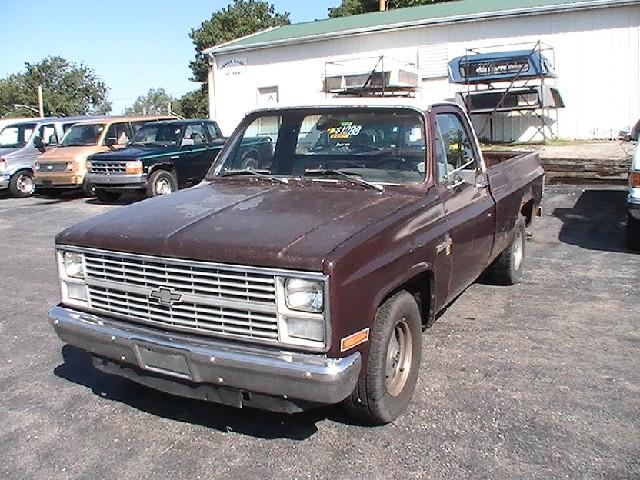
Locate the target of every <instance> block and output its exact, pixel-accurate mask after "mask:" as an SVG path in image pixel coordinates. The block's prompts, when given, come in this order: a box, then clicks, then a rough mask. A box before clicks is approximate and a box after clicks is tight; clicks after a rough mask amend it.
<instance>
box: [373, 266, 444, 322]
mask: <svg viewBox="0 0 640 480" xmlns="http://www.w3.org/2000/svg"><path fill="white" fill-rule="evenodd" d="M432 267H433V266H432V265H431V264H429V263H420V264H417V265H415V266H413V267H412V268H410V269H409V270H408V271H407V272H406V274H405V275H403V276H402V277H400V278H398V279H397V280H396V281H395V282H392V284H391V285H390V286H389V287H388V288H386V289H384V290H382V291H381V292H380V293H379V294H378V295H377V296H376V298H375V302H374V305H375V309H376V310H377V309H378V308H379V307H380V306H381V305H382V304H383V303H384V302H385V301H387V300H388V299H389V298H391V297H392V296H393V295H395V294H396V293H398V292H399V291H401V290H406V291H407V292H409V293H410V294H411V295H413V297H414V298H415V299H416V303H417V304H418V307H419V308H420V316H421V318H422V325H423V326H424V327H429V326H431V324H432V323H433V321H434V319H435V315H436V311H435V309H436V298H435V273H434V270H433V268H432Z"/></svg>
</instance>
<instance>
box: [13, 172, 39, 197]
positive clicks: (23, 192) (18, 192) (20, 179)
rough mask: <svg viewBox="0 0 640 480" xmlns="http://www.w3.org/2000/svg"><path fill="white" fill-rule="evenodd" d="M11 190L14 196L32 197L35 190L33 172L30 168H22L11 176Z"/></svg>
mask: <svg viewBox="0 0 640 480" xmlns="http://www.w3.org/2000/svg"><path fill="white" fill-rule="evenodd" d="M9 191H10V192H11V195H13V196H14V197H30V196H31V195H33V192H34V191H35V185H34V183H33V174H32V173H31V172H30V171H28V170H21V171H19V172H17V173H16V174H14V175H13V177H11V181H10V182H9Z"/></svg>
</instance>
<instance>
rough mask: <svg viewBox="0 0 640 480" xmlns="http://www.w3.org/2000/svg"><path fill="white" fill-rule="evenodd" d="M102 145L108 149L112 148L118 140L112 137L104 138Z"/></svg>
mask: <svg viewBox="0 0 640 480" xmlns="http://www.w3.org/2000/svg"><path fill="white" fill-rule="evenodd" d="M104 144H105V145H106V146H107V147H109V148H113V147H114V146H115V145H117V144H118V139H117V138H113V137H109V138H106V139H105V140H104Z"/></svg>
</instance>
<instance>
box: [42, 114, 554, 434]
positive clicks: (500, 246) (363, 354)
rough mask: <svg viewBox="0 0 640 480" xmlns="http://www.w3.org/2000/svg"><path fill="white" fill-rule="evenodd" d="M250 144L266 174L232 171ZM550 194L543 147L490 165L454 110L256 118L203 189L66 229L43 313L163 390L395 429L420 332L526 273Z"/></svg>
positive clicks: (101, 357) (73, 340) (72, 338)
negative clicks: (267, 145) (482, 283)
mask: <svg viewBox="0 0 640 480" xmlns="http://www.w3.org/2000/svg"><path fill="white" fill-rule="evenodd" d="M427 132H428V133H427ZM256 134H261V135H267V134H268V136H269V137H270V138H271V139H272V140H273V142H274V144H275V148H274V151H273V154H272V157H271V158H270V159H269V162H268V163H269V165H270V166H269V168H268V169H265V170H249V169H243V168H237V165H238V164H239V158H241V152H242V149H243V140H245V139H246V138H252V137H254V136H255V135H256ZM310 139H314V140H310ZM543 185H544V171H543V169H542V167H541V166H540V163H539V160H538V156H537V154H536V153H524V154H515V153H503V154H500V155H498V154H496V155H493V154H492V155H490V156H483V154H482V152H481V151H480V147H479V144H478V141H477V139H476V136H475V133H474V131H473V129H472V127H471V124H470V123H469V120H468V118H467V116H466V114H465V112H464V111H463V110H462V109H461V108H460V107H459V106H457V105H455V104H450V103H441V104H436V105H433V106H432V107H430V108H429V109H428V110H427V111H422V110H419V109H417V108H413V107H411V106H396V107H391V106H389V107H375V106H360V107H358V106H332V107H305V108H281V109H268V110H261V111H258V112H254V113H252V114H249V115H248V116H247V117H246V118H245V119H244V120H243V122H242V123H241V124H240V126H239V127H238V128H237V129H236V131H235V133H234V134H233V136H232V137H231V138H230V139H229V140H228V141H227V143H226V145H225V147H224V149H223V151H222V152H221V153H220V155H219V156H218V159H217V160H216V162H215V163H214V165H213V166H212V168H211V170H210V172H209V174H208V175H207V177H206V181H205V182H204V183H203V184H202V185H200V186H198V187H195V188H191V189H188V190H184V191H182V192H177V193H175V194H173V195H169V196H167V197H161V198H155V199H151V200H148V201H146V202H140V203H137V204H133V205H130V206H127V207H124V208H121V209H118V210H113V211H110V212H109V213H107V214H105V215H103V216H101V217H100V216H99V217H95V218H92V219H90V220H87V221H85V222H83V223H81V224H79V225H76V226H73V227H71V228H69V229H67V230H65V231H63V232H62V233H60V234H59V235H58V236H57V238H56V249H57V258H58V267H59V273H60V282H61V291H62V301H61V303H60V304H59V305H57V306H55V307H53V308H52V309H51V310H50V312H49V317H50V320H51V322H52V325H53V327H54V329H55V331H56V332H57V334H58V336H59V337H60V338H61V339H62V340H63V341H64V342H67V343H70V344H72V345H75V346H76V347H79V348H81V349H84V350H86V351H88V352H91V354H92V355H93V356H94V358H95V360H94V365H95V366H96V367H97V368H99V369H101V370H104V371H106V372H109V373H113V374H117V375H122V376H124V377H127V378H130V379H132V380H134V381H136V382H139V383H142V384H145V385H148V386H150V387H153V388H156V389H159V390H164V391H169V392H172V393H174V394H177V395H182V396H186V397H194V398H200V399H205V400H209V401H213V402H219V403H223V404H228V405H233V406H236V407H241V406H255V407H259V408H264V409H269V410H276V411H283V412H289V413H292V412H296V411H300V410H302V409H305V408H309V407H311V406H315V405H319V404H333V403H338V402H343V403H344V405H346V406H347V408H349V410H350V411H351V412H352V413H354V414H355V415H357V416H360V417H364V418H365V419H366V420H367V421H370V422H372V423H385V422H390V421H392V420H394V419H395V418H396V417H397V416H398V415H400V414H401V413H402V412H403V411H404V410H405V409H406V408H407V405H408V404H409V401H410V399H411V396H412V394H413V390H414V387H415V385H416V379H417V377H418V370H419V367H420V361H421V352H422V330H423V328H424V327H427V326H429V325H430V324H431V323H432V322H433V321H434V319H435V318H436V314H437V313H438V312H439V311H441V310H442V309H443V308H444V307H445V306H446V305H447V304H448V303H449V302H451V301H452V300H454V299H455V298H456V297H457V296H458V295H459V294H460V293H462V292H463V291H464V290H465V288H466V287H467V286H468V285H469V284H471V283H472V282H473V281H474V280H475V279H476V278H477V277H478V276H479V275H480V274H482V273H483V272H486V274H487V276H488V278H492V279H493V280H494V281H496V282H497V283H501V284H514V283H516V282H518V281H519V279H520V277H521V275H522V272H523V268H524V259H525V228H526V227H527V226H531V223H532V221H533V219H534V216H535V214H536V212H537V211H538V206H539V204H540V201H541V197H542V194H543ZM432 368H437V366H432Z"/></svg>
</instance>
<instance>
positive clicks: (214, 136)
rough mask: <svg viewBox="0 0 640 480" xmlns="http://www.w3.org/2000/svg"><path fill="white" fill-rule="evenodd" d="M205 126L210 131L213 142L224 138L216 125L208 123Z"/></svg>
mask: <svg viewBox="0 0 640 480" xmlns="http://www.w3.org/2000/svg"><path fill="white" fill-rule="evenodd" d="M205 125H206V126H207V130H208V131H209V135H210V136H211V138H212V139H213V140H215V139H217V138H220V137H222V134H221V133H220V129H219V128H218V126H217V125H216V124H215V123H207V124H205Z"/></svg>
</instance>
